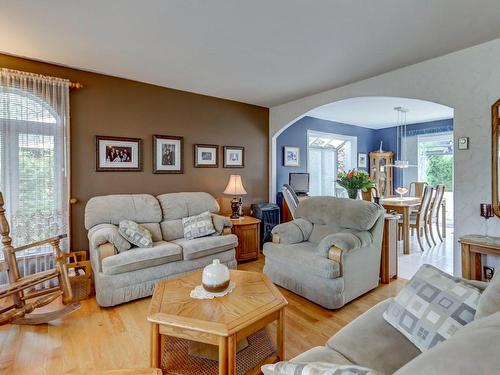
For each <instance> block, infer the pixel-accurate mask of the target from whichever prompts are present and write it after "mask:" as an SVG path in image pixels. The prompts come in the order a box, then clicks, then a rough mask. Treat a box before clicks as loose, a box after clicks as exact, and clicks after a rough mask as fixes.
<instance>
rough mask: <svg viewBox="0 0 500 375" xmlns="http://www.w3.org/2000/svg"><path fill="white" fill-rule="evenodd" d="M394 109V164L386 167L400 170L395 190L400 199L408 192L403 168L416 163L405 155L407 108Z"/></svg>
mask: <svg viewBox="0 0 500 375" xmlns="http://www.w3.org/2000/svg"><path fill="white" fill-rule="evenodd" d="M394 110H395V111H396V114H397V124H398V125H397V128H396V129H397V130H396V135H397V137H396V160H395V161H394V164H389V165H387V167H392V168H397V169H400V170H401V173H400V177H401V178H400V181H399V185H400V186H398V187H397V188H396V189H395V191H396V193H398V194H399V196H400V199H403V195H405V194H406V193H408V189H407V188H406V187H404V186H403V180H404V170H405V169H406V168H410V167H417V166H416V165H412V164H410V162H409V161H408V159H407V157H406V152H407V147H406V135H407V134H406V127H407V125H408V123H407V118H406V115H407V113H408V112H409V109H407V108H403V107H395V108H394Z"/></svg>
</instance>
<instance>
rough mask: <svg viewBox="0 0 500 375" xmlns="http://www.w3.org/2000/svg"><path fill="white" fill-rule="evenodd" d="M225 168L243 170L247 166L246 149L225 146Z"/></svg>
mask: <svg viewBox="0 0 500 375" xmlns="http://www.w3.org/2000/svg"><path fill="white" fill-rule="evenodd" d="M223 152H224V168H243V167H244V166H245V147H240V146H224V151H223Z"/></svg>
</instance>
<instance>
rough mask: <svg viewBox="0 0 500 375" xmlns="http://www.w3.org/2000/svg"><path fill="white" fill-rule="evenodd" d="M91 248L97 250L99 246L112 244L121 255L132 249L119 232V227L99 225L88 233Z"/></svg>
mask: <svg viewBox="0 0 500 375" xmlns="http://www.w3.org/2000/svg"><path fill="white" fill-rule="evenodd" d="M88 237H89V241H90V246H91V247H92V248H94V249H97V248H98V247H99V246H101V245H103V244H106V243H110V244H112V245H113V246H114V247H115V248H116V250H117V251H118V252H119V253H120V252H122V251H127V250H128V249H130V247H131V245H130V242H128V241H127V240H126V239H125V238H123V236H122V235H121V234H120V232H119V231H118V227H117V226H116V225H113V224H99V225H96V226H95V227H92V228H91V229H90V230H89V233H88Z"/></svg>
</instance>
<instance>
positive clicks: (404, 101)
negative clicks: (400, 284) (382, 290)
mask: <svg viewBox="0 0 500 375" xmlns="http://www.w3.org/2000/svg"><path fill="white" fill-rule="evenodd" d="M402 109H403V110H404V112H405V121H404V124H405V125H406V128H405V132H404V139H402V133H401V131H400V129H401V124H402V122H401V121H399V120H400V119H399V118H398V114H399V115H400V114H401V113H400V112H401V110H402ZM398 110H399V111H398ZM453 116H454V111H453V108H450V107H447V106H445V105H442V104H438V103H433V102H429V101H424V100H418V99H410V98H401V97H356V98H350V99H343V100H339V101H336V102H332V103H329V104H325V105H323V106H321V107H317V108H315V109H312V110H310V111H308V112H306V113H304V114H303V115H302V116H301V117H299V118H297V119H296V120H295V121H294V122H293V123H291V124H289V125H288V126H287V127H286V128H285V129H283V130H282V132H281V133H280V134H278V135H277V136H276V149H275V152H276V153H275V158H276V159H275V163H276V175H275V180H274V182H273V183H274V186H275V187H276V188H278V191H279V190H280V189H281V186H283V184H286V183H288V181H289V174H290V173H298V172H300V173H309V174H310V178H311V180H310V187H309V188H310V191H309V195H334V196H335V195H336V196H339V194H338V193H339V192H338V191H336V190H338V189H335V187H336V184H335V171H337V172H338V169H339V168H338V166H337V164H338V163H334V162H335V159H334V156H335V155H334V150H333V149H329V148H332V147H330V146H327V150H321V148H322V147H319V148H318V149H315V146H317V145H315V144H314V139H312V137H310V136H311V135H325V134H327V135H328V136H329V137H333V138H332V139H335V140H334V141H333V143H335V145H333V146H334V147H335V148H337V147H338V145H341V144H342V142H343V141H344V140H345V139H346V138H349V137H355V139H356V143H357V155H355V154H352V152H349V155H350V168H356V169H358V170H364V171H366V172H367V173H369V174H372V173H373V172H374V171H376V170H377V168H378V166H380V168H383V169H384V170H383V171H380V172H387V171H388V170H389V168H390V165H391V164H392V171H391V173H386V174H384V173H381V174H380V175H385V176H386V177H388V178H387V179H385V180H384V184H383V185H384V187H385V189H383V190H384V191H383V192H382V191H381V194H383V195H384V197H390V196H395V195H397V193H396V188H398V187H405V188H407V190H408V192H407V193H406V195H405V197H406V198H411V197H410V196H413V197H415V195H417V192H416V191H415V190H410V185H412V183H418V182H425V183H427V184H428V185H429V186H432V187H433V188H436V187H437V185H444V186H445V192H444V196H445V208H444V207H443V209H441V212H445V213H446V215H444V216H443V215H441V214H440V216H439V223H436V221H434V222H433V223H432V227H433V231H434V238H435V240H436V242H435V243H433V242H432V240H430V241H429V243H428V242H427V241H426V240H425V239H424V240H423V244H424V246H423V248H421V247H420V246H419V245H418V241H417V239H418V234H417V231H416V230H413V231H411V234H409V235H408V236H407V239H408V237H409V239H408V240H407V241H406V245H404V243H405V242H404V241H403V240H401V241H399V243H398V247H399V261H398V264H399V277H402V278H411V277H412V276H413V274H414V273H415V272H416V271H417V269H418V268H419V267H420V265H421V264H422V263H430V264H433V265H434V266H436V267H438V268H440V269H443V270H444V271H447V272H450V273H452V272H453V258H454V257H453V243H454V239H453V206H454V202H453V184H454V176H453V174H454V170H453V160H454V158H453V153H454V151H455V150H454V148H453ZM320 133H322V134H320ZM339 135H340V136H341V137H340V138H339V137H337V138H338V139H337V138H335V137H336V136H339ZM318 138H319V137H318ZM341 138H342V139H341ZM403 141H404V142H403ZM333 143H331V144H333ZM325 144H327V143H325ZM286 146H295V147H296V148H298V149H299V150H300V152H301V155H302V159H301V160H302V161H301V162H300V163H298V165H296V166H293V167H290V166H288V165H287V164H286V163H285V161H284V159H283V150H284V148H285V147H286ZM381 150H382V151H383V153H380V151H381ZM402 150H404V153H405V155H404V157H403V155H401V154H400V153H401V151H402ZM351 151H352V149H351ZM377 153H378V155H386V154H389V155H392V158H391V159H390V160H389V159H387V160H385V163H381V162H379V163H374V162H373V161H374V160H375V161H376V160H377V159H376V158H373V157H372V155H373V156H375V155H377ZM385 153H386V154H385ZM320 154H321V163H320V162H319V161H318V160H319V159H318V158H317V157H316V158H315V156H318V155H320ZM304 156H305V157H304ZM365 160H367V162H365ZM324 161H327V162H328V161H329V162H331V163H324ZM396 161H399V162H406V164H407V166H405V167H403V168H396V167H395V164H396ZM332 163H333V164H332ZM329 166H332V168H330V167H329ZM399 166H401V164H400V165H399ZM344 167H346V166H344ZM315 176H316V177H318V176H319V177H318V178H315ZM315 181H316V182H315ZM415 198H418V197H415ZM277 199H278V201H279V193H278V196H277ZM416 209H417V207H413V208H412V211H413V213H414V215H412V219H414V217H415V211H416ZM444 217H445V224H446V225H445V228H444V230H443V226H442V222H443V218H444ZM438 225H439V228H440V229H441V234H442V236H441V237H442V239H441V238H440V237H439V236H438V235H437V227H438ZM444 234H445V235H446V236H444ZM421 240H422V238H421ZM404 248H406V249H408V248H409V251H406V253H407V254H404V253H403V249H404Z"/></svg>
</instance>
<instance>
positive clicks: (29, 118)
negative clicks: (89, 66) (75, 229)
mask: <svg viewBox="0 0 500 375" xmlns="http://www.w3.org/2000/svg"><path fill="white" fill-rule="evenodd" d="M68 140H69V81H68V80H64V79H59V78H53V77H45V76H41V75H38V74H32V73H25V72H20V71H14V70H9V69H0V191H2V193H3V195H4V200H5V209H6V214H7V219H8V221H9V223H10V226H11V237H12V239H13V242H14V247H17V246H21V245H24V244H28V243H32V242H34V241H38V240H42V239H45V238H48V237H52V236H54V235H57V234H60V233H67V232H68V221H69V216H68V215H69V213H68V204H69V203H68V202H69V198H68V188H69V183H68V181H69V168H68V165H69V164H68V163H69V142H68ZM63 246H67V244H63ZM50 251H51V250H50V247H48V246H44V247H40V248H38V249H31V250H29V252H28V251H27V252H25V253H24V254H18V258H20V259H21V261H20V269H21V272H22V273H23V274H30V273H33V272H39V271H42V270H44V269H47V268H51V267H52V264H53V263H52V259H51V257H50V256H48V255H47V253H48V252H50ZM0 257H3V254H1V255H0ZM5 281H6V278H5V275H0V283H3V282H5Z"/></svg>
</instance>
